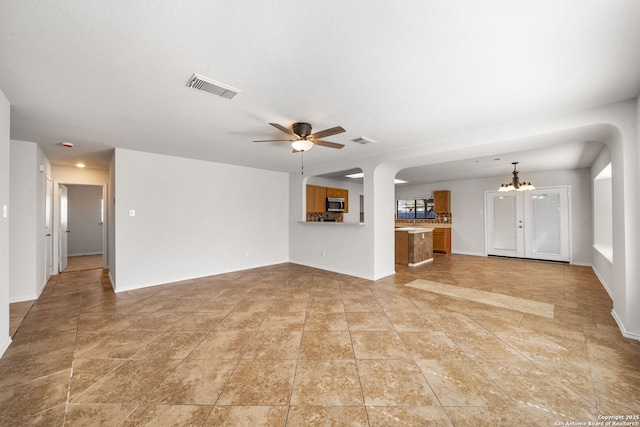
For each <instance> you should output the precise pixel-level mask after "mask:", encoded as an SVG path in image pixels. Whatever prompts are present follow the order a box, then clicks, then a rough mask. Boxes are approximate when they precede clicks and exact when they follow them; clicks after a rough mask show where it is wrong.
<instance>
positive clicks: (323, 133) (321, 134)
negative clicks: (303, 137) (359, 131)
mask: <svg viewBox="0 0 640 427" xmlns="http://www.w3.org/2000/svg"><path fill="white" fill-rule="evenodd" d="M344 131H345V130H344V129H343V128H342V126H336V127H333V128H331V129H325V130H321V131H320V132H316V133H313V134H311V137H312V138H313V139H318V138H324V137H325V136H331V135H337V134H339V133H342V132H344Z"/></svg>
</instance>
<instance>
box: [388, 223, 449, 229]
mask: <svg viewBox="0 0 640 427" xmlns="http://www.w3.org/2000/svg"><path fill="white" fill-rule="evenodd" d="M395 227H396V229H397V228H451V223H444V222H443V223H438V222H422V223H421V222H418V223H416V224H413V223H412V222H396V223H395Z"/></svg>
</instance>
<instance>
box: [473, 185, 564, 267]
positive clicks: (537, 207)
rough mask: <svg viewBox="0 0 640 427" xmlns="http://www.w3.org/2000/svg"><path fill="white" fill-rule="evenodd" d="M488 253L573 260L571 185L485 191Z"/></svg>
mask: <svg viewBox="0 0 640 427" xmlns="http://www.w3.org/2000/svg"><path fill="white" fill-rule="evenodd" d="M485 218H486V219H485V242H486V243H485V245H486V247H485V249H486V253H487V255H497V256H506V257H514V258H529V259H539V260H548V261H562V262H570V261H571V247H570V228H571V224H570V216H569V187H567V186H562V187H549V188H539V189H536V190H530V191H522V192H519V191H512V192H499V191H487V192H485Z"/></svg>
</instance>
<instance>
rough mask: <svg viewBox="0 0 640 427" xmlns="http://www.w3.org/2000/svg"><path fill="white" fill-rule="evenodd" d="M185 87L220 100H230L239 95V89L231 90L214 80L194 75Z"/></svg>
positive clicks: (229, 87)
mask: <svg viewBox="0 0 640 427" xmlns="http://www.w3.org/2000/svg"><path fill="white" fill-rule="evenodd" d="M187 87H190V88H193V89H198V90H203V91H205V92H209V93H212V94H214V95H218V96H221V97H222V98H226V99H231V98H233V97H234V96H236V95H237V94H238V93H240V90H239V89H235V88H232V87H231V86H227V85H225V84H222V83H220V82H217V81H215V80H211V79H208V78H206V77H202V76H199V75H197V74H194V75H193V76H191V78H190V79H189V81H188V82H187Z"/></svg>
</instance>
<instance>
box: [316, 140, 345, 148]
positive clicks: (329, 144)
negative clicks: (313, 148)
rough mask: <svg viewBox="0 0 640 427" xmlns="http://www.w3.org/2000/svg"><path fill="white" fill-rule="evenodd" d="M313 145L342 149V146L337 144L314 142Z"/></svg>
mask: <svg viewBox="0 0 640 427" xmlns="http://www.w3.org/2000/svg"><path fill="white" fill-rule="evenodd" d="M313 143H314V144H316V145H322V146H323V147H329V148H342V147H344V144H338V143H337V142H329V141H318V140H314V141H313Z"/></svg>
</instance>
